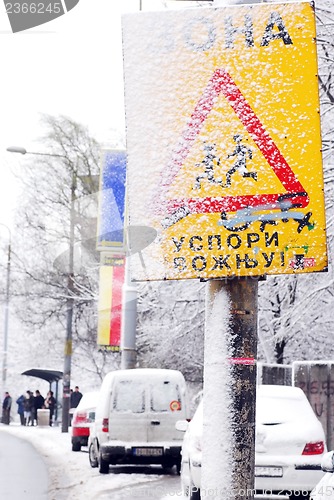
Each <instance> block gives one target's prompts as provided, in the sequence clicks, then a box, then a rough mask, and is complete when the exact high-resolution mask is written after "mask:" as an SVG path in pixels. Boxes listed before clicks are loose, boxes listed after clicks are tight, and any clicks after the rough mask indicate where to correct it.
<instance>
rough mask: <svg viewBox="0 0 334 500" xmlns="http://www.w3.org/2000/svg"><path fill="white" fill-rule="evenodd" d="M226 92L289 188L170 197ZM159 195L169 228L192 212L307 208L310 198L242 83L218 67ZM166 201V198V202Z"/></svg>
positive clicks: (285, 185) (174, 155) (180, 142)
mask: <svg viewBox="0 0 334 500" xmlns="http://www.w3.org/2000/svg"><path fill="white" fill-rule="evenodd" d="M221 94H222V95H223V96H224V97H225V99H226V100H227V102H228V103H229V104H230V106H231V107H232V109H233V111H234V112H235V114H236V115H237V117H238V118H239V120H240V121H241V123H242V124H243V126H244V127H245V129H246V130H247V132H248V133H249V134H250V136H251V137H252V139H253V141H254V142H255V144H256V146H257V147H258V149H259V150H260V152H261V153H262V155H263V156H264V158H265V159H266V161H267V163H268V164H269V165H270V167H271V168H272V170H273V172H274V173H275V175H276V176H277V178H278V179H279V181H280V182H281V184H282V186H283V187H284V189H285V191H284V192H283V193H277V194H272V193H270V194H263V193H261V194H255V195H241V196H222V197H206V198H187V199H186V198H184V199H173V200H166V198H165V193H166V192H167V191H168V189H169V187H170V186H171V184H172V182H173V180H174V179H175V177H176V176H177V174H178V172H179V171H180V169H181V167H182V166H183V164H184V162H185V160H186V158H187V156H188V154H189V152H190V149H191V147H192V145H193V144H194V141H195V140H196V138H197V137H198V134H199V133H200V131H201V129H202V127H203V124H204V122H205V120H206V119H207V117H208V115H209V113H210V112H211V110H212V108H213V106H214V105H215V103H216V101H217V99H218V97H219V96H220V95H221ZM159 194H160V196H158V198H156V199H159V201H160V203H161V202H162V205H161V204H160V207H159V208H158V209H157V211H158V212H160V213H161V208H162V206H163V211H164V213H165V215H167V217H166V218H165V219H164V221H163V222H162V225H163V226H165V227H169V226H171V225H172V224H175V223H176V222H177V221H179V220H181V219H182V218H184V217H186V216H187V215H189V214H203V213H227V212H235V211H236V210H240V209H245V208H250V207H251V208H255V207H259V206H266V207H270V208H272V209H280V208H281V205H280V203H281V202H282V201H285V202H287V201H288V202H289V206H290V208H297V207H298V208H304V207H306V206H307V205H308V204H309V197H308V194H307V192H306V191H305V189H304V188H303V186H302V185H301V183H300V182H299V180H298V179H297V177H296V175H295V174H294V172H293V171H292V169H291V167H290V166H289V164H288V163H287V161H286V160H285V158H284V157H283V155H282V153H281V152H280V150H279V149H278V147H277V146H276V144H275V143H274V141H273V140H272V138H271V137H270V135H269V134H268V132H267V131H266V130H265V128H264V126H263V125H262V123H261V121H260V120H259V118H258V117H257V116H256V114H255V113H254V111H253V110H252V108H251V106H250V105H249V104H248V102H247V101H246V99H245V97H244V96H243V94H242V93H241V91H240V89H239V88H238V86H237V85H236V84H235V82H234V81H233V79H232V78H231V76H230V75H229V73H228V72H227V71H225V70H224V69H217V70H216V71H215V72H214V74H213V76H212V77H211V79H210V80H209V83H208V85H207V86H206V88H205V90H204V92H203V94H202V96H201V97H200V99H199V101H198V103H197V104H196V106H195V109H194V112H193V113H192V115H191V117H190V120H189V122H188V124H187V126H186V128H185V130H184V132H183V134H182V136H181V139H180V141H179V144H178V146H177V148H176V149H175V150H174V154H173V157H172V160H171V162H170V164H169V165H168V168H166V170H165V171H164V172H163V174H162V177H161V181H160V186H159ZM164 200H166V201H165V202H164Z"/></svg>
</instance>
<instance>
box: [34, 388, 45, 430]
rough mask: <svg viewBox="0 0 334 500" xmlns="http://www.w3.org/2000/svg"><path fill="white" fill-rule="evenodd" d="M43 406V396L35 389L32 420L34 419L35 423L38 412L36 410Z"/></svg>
mask: <svg viewBox="0 0 334 500" xmlns="http://www.w3.org/2000/svg"><path fill="white" fill-rule="evenodd" d="M42 408H44V398H43V396H42V395H41V393H40V392H39V390H38V389H37V390H36V391H35V397H34V416H33V422H34V420H36V424H38V413H37V410H41V409H42Z"/></svg>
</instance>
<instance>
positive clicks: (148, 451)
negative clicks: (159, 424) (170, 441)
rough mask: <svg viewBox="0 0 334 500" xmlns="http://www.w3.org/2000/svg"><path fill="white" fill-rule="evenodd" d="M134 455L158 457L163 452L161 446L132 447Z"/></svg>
mask: <svg viewBox="0 0 334 500" xmlns="http://www.w3.org/2000/svg"><path fill="white" fill-rule="evenodd" d="M133 454H134V455H135V456H136V457H160V456H162V454H163V450H162V448H133Z"/></svg>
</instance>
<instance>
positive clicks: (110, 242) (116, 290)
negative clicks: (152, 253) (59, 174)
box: [97, 150, 126, 351]
mask: <svg viewBox="0 0 334 500" xmlns="http://www.w3.org/2000/svg"><path fill="white" fill-rule="evenodd" d="M125 176H126V152H125V151H124V150H105V151H103V152H102V157H101V177H100V197H99V211H98V230H97V250H99V251H101V258H100V289H99V304H98V332H97V344H98V346H99V347H100V348H101V349H105V350H108V351H119V350H120V342H121V323H122V319H121V318H122V306H123V304H122V289H123V285H124V272H125V257H124V255H125V245H126V243H125V238H124V217H125Z"/></svg>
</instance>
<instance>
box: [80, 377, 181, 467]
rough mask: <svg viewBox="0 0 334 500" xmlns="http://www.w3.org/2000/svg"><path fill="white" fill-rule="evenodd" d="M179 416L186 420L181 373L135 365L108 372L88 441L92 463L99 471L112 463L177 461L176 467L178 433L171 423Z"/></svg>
mask: <svg viewBox="0 0 334 500" xmlns="http://www.w3.org/2000/svg"><path fill="white" fill-rule="evenodd" d="M180 418H181V419H186V418H188V396H187V388H186V383H185V380H184V377H183V375H182V373H181V372H179V371H177V370H163V369H153V368H138V369H130V370H118V371H113V372H110V373H108V374H107V375H106V376H105V378H104V380H103V382H102V386H101V389H100V395H99V399H98V403H97V406H96V419H95V424H94V427H93V429H92V436H91V439H90V440H89V461H90V464H91V466H92V467H96V466H98V467H99V472H100V473H102V474H107V473H108V472H109V465H110V464H113V465H116V464H161V465H162V466H163V467H164V468H171V467H173V466H175V465H176V467H177V470H178V471H179V470H180V464H181V445H182V435H180V433H179V432H178V431H177V430H176V429H175V424H176V421H177V420H179V419H180Z"/></svg>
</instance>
